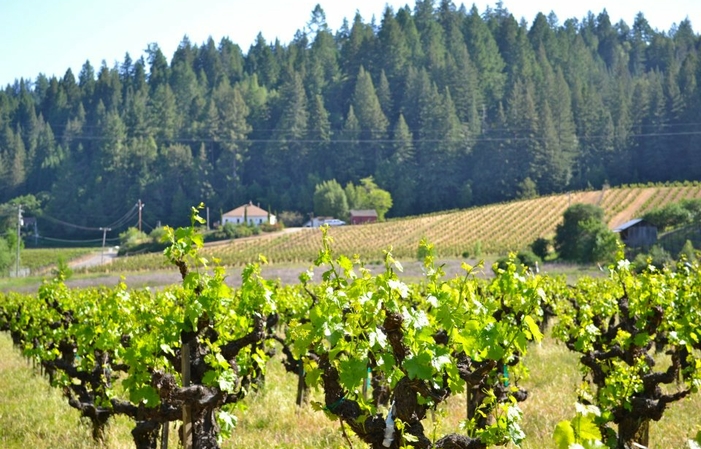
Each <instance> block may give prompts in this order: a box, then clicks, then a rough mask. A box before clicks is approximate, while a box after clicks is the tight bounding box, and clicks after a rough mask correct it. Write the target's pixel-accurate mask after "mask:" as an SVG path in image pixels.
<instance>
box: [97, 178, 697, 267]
mask: <svg viewBox="0 0 701 449" xmlns="http://www.w3.org/2000/svg"><path fill="white" fill-rule="evenodd" d="M684 198H701V184H700V183H693V184H689V185H686V186H681V185H679V186H646V187H621V188H611V189H606V190H604V191H587V192H572V193H567V194H562V195H553V196H549V197H542V198H535V199H530V200H524V201H514V202H510V203H503V204H494V205H488V206H482V207H476V208H471V209H465V210H460V211H452V212H445V213H437V214H431V215H426V216H421V217H413V218H403V219H396V220H390V221H387V222H384V223H373V224H368V225H359V226H341V227H334V228H331V229H330V231H329V234H330V235H331V236H332V238H333V240H334V245H333V247H334V250H335V251H336V252H337V253H339V254H347V255H352V254H359V255H361V257H362V258H363V259H364V260H378V259H380V258H381V257H382V254H383V250H385V249H387V248H389V247H390V246H391V247H392V253H393V254H394V255H395V257H398V258H414V257H415V256H416V250H417V247H418V243H419V240H421V238H423V237H425V238H426V239H428V241H429V242H431V243H433V244H434V245H435V248H436V252H437V254H438V255H439V256H440V257H460V256H461V255H462V254H463V253H464V252H465V251H467V252H468V253H469V254H470V255H475V252H476V250H477V249H479V251H480V252H481V253H491V254H494V253H505V252H507V251H509V250H518V249H521V248H524V247H526V246H528V244H529V243H530V242H532V241H533V240H535V239H536V238H538V237H543V236H549V235H552V234H553V233H554V232H555V227H556V226H557V224H558V223H560V221H561V220H562V214H563V212H564V211H565V209H567V207H568V206H569V205H570V204H575V203H588V204H598V205H599V206H601V207H602V208H603V209H604V211H605V214H606V215H605V216H606V220H607V222H608V224H609V227H611V228H614V227H616V226H618V225H620V224H621V223H624V222H626V221H628V220H630V219H632V218H635V217H638V216H640V215H642V214H643V213H644V212H646V211H648V210H650V209H653V208H657V207H660V206H662V205H664V204H667V203H670V202H676V201H679V200H681V199H684ZM320 247H321V232H320V231H319V230H318V229H301V230H299V231H298V232H291V233H284V234H272V235H263V236H261V237H258V238H255V239H245V240H233V241H232V242H231V243H230V244H227V245H218V246H214V247H208V248H205V250H204V251H205V253H206V254H207V255H209V256H216V257H219V258H220V259H221V261H222V263H223V264H224V265H239V264H242V263H246V262H250V261H255V260H257V259H258V255H259V254H263V255H265V256H266V257H267V259H268V260H269V261H270V262H273V263H280V262H300V261H312V260H314V259H315V258H316V256H317V254H318V251H319V248H320ZM478 247H479V248H478ZM162 260H163V256H162V255H161V254H151V255H147V256H138V257H133V258H130V259H126V260H118V261H115V263H114V264H112V266H111V267H110V271H113V272H114V271H119V270H132V269H145V268H148V267H155V266H159V264H160V263H161V262H162Z"/></svg>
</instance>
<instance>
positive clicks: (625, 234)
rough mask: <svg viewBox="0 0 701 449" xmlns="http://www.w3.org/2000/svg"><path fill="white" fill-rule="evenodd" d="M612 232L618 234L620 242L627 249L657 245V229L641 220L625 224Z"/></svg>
mask: <svg viewBox="0 0 701 449" xmlns="http://www.w3.org/2000/svg"><path fill="white" fill-rule="evenodd" d="M613 232H618V234H619V235H620V236H621V241H622V242H623V243H624V244H625V245H626V246H627V247H629V248H649V247H651V246H652V245H654V244H655V243H657V227H656V226H654V225H652V224H651V223H649V222H647V221H645V220H643V219H642V218H636V219H634V220H630V221H628V222H625V223H623V224H622V225H620V226H618V227H617V228H616V229H614V230H613Z"/></svg>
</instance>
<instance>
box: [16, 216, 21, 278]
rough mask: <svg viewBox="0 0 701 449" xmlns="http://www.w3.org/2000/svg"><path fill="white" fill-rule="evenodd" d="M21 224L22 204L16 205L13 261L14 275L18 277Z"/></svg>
mask: <svg viewBox="0 0 701 449" xmlns="http://www.w3.org/2000/svg"><path fill="white" fill-rule="evenodd" d="M21 226H22V205H21V204H20V205H18V206H17V260H16V261H15V262H16V263H15V277H16V278H18V277H19V246H20V243H22V239H21V236H20V227H21Z"/></svg>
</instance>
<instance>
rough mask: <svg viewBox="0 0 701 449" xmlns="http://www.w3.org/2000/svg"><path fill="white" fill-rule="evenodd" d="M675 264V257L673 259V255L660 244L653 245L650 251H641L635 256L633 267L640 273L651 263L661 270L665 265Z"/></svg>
mask: <svg viewBox="0 0 701 449" xmlns="http://www.w3.org/2000/svg"><path fill="white" fill-rule="evenodd" d="M673 264H674V259H672V256H671V255H670V254H669V253H668V252H667V251H665V250H664V248H662V247H661V246H659V245H653V246H652V248H650V252H649V253H647V254H644V253H641V254H638V255H637V256H636V257H635V259H634V260H633V269H634V270H635V271H636V272H638V273H640V272H642V271H645V270H646V269H647V267H648V266H650V265H652V266H653V267H655V268H656V269H658V270H661V269H663V268H664V267H669V266H672V265H673Z"/></svg>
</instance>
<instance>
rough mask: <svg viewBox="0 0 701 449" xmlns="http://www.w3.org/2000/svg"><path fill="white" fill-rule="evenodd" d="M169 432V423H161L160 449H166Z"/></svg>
mask: <svg viewBox="0 0 701 449" xmlns="http://www.w3.org/2000/svg"><path fill="white" fill-rule="evenodd" d="M169 430H170V422H168V421H166V422H164V423H163V429H162V430H161V449H168V434H169Z"/></svg>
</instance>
